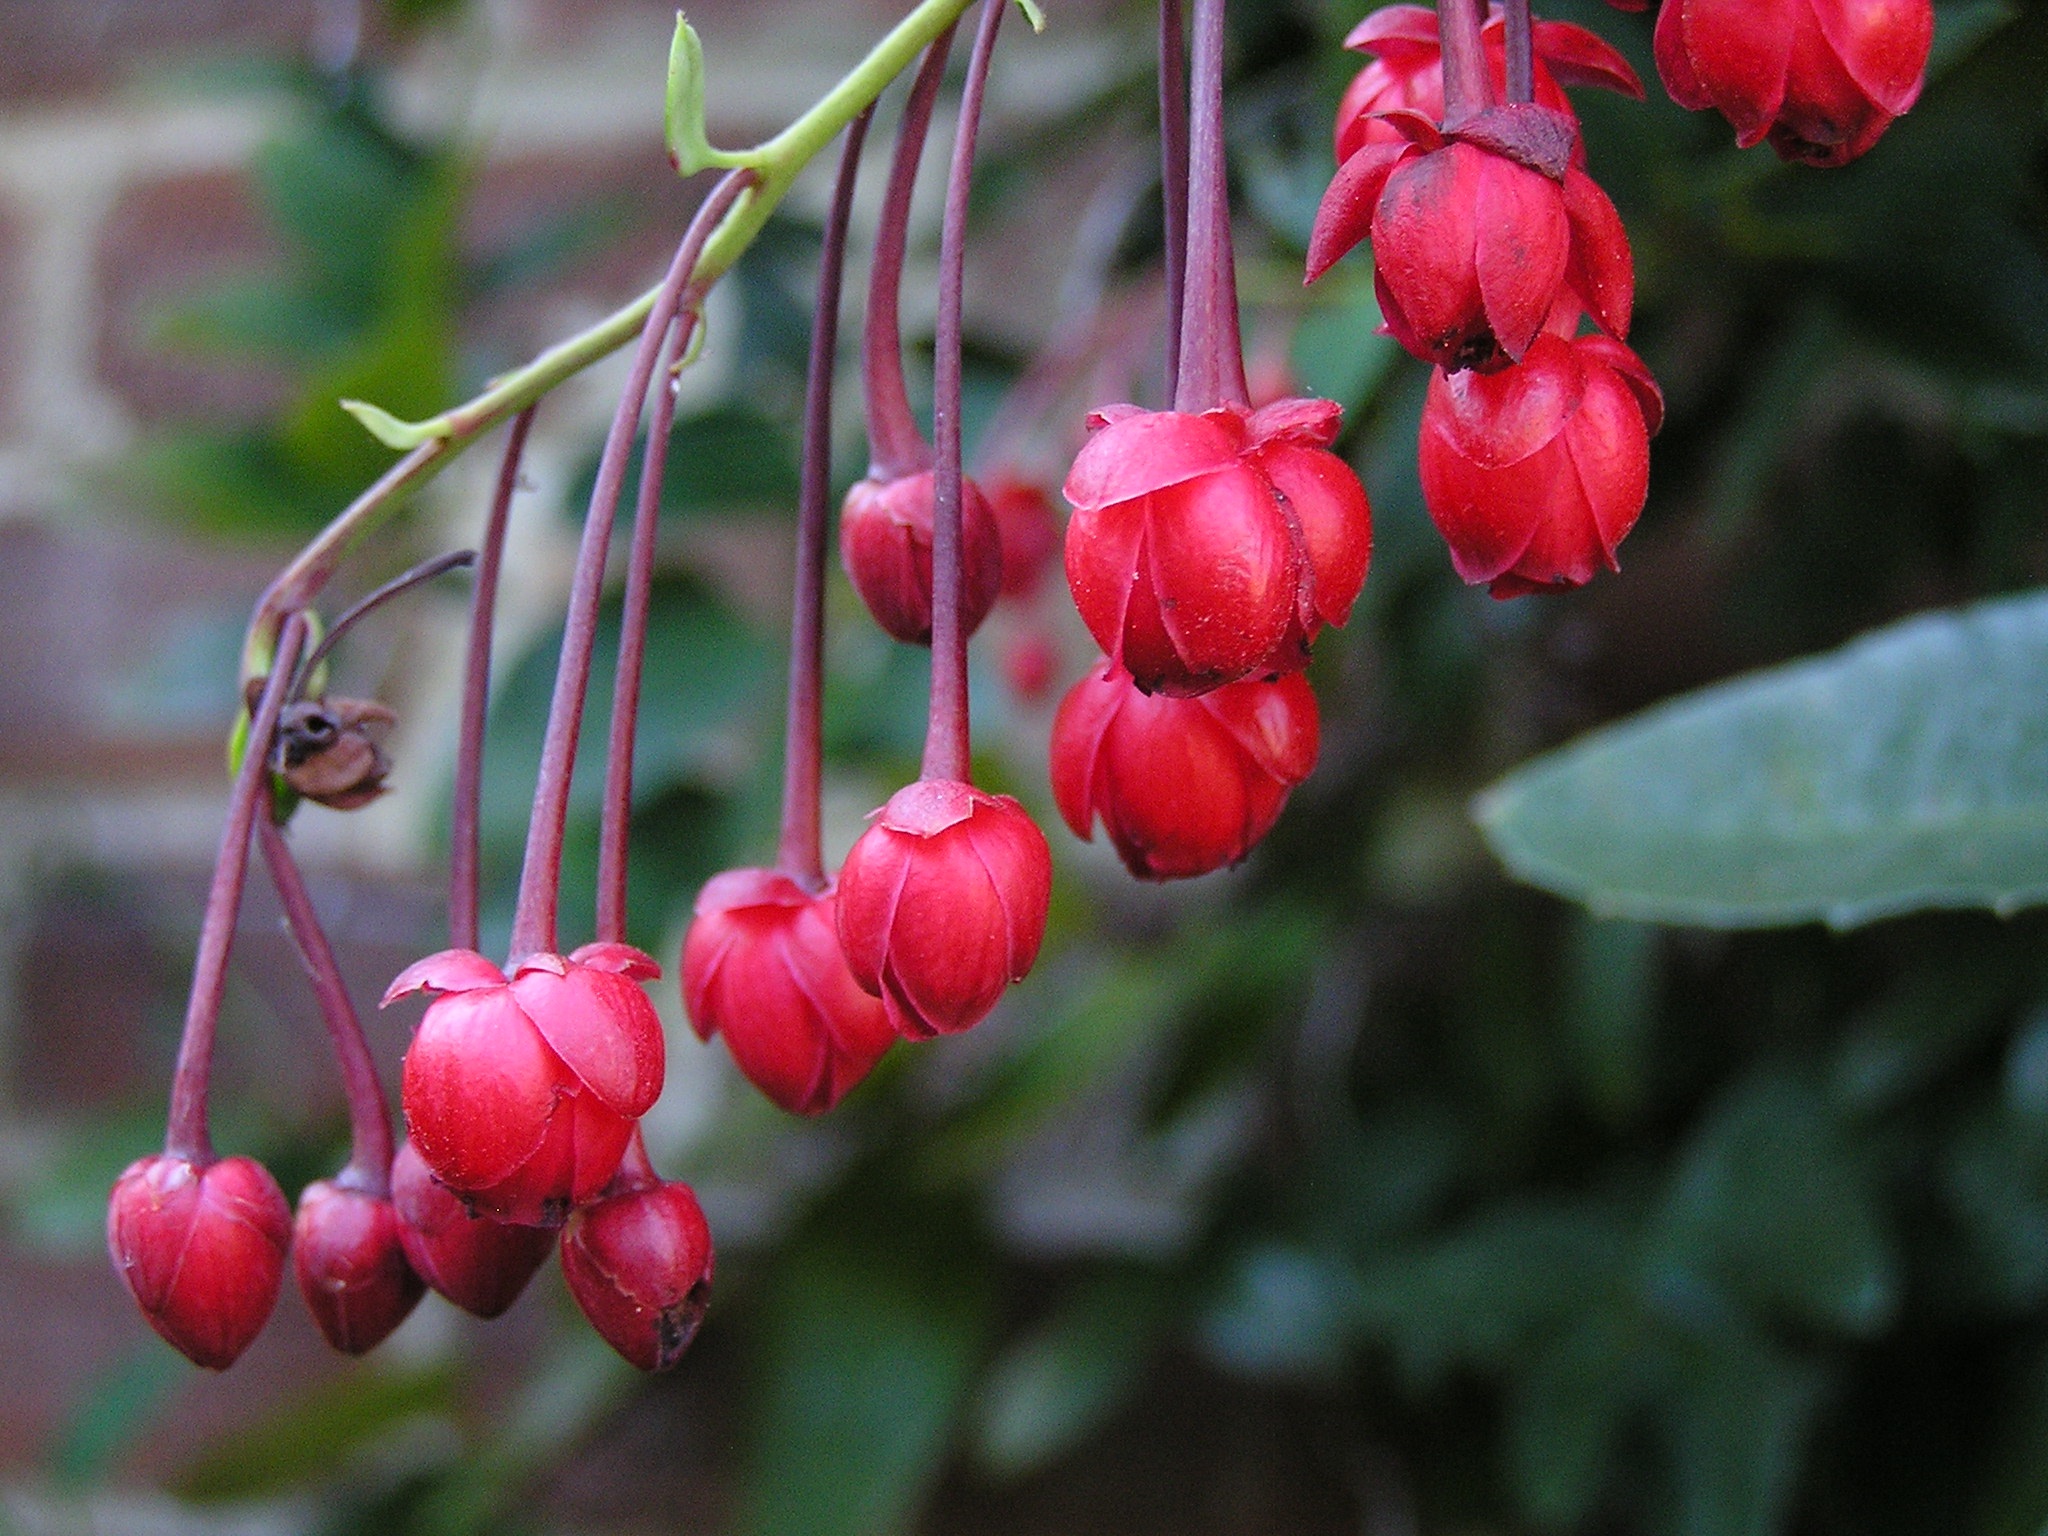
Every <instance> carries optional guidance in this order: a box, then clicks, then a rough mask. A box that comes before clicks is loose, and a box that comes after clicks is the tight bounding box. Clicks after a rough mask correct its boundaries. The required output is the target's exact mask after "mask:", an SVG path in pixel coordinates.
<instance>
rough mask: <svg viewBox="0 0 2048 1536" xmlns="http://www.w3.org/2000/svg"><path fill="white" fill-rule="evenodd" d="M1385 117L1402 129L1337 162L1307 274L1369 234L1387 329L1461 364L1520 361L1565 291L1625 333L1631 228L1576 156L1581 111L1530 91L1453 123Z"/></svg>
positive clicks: (1420, 351) (1431, 354)
mask: <svg viewBox="0 0 2048 1536" xmlns="http://www.w3.org/2000/svg"><path fill="white" fill-rule="evenodd" d="M1384 121H1388V122H1391V123H1393V124H1394V125H1395V126H1397V127H1398V128H1399V130H1400V132H1401V134H1402V135H1403V138H1402V139H1401V140H1400V141H1397V142H1393V143H1368V144H1366V145H1365V146H1364V147H1363V148H1361V149H1359V150H1358V151H1357V152H1356V153H1354V154H1353V155H1352V156H1351V157H1350V158H1349V159H1347V160H1346V161H1345V162H1344V164H1343V165H1342V166H1341V167H1339V169H1338V171H1337V174H1336V176H1335V177H1334V178H1333V179H1332V180H1331V182H1330V185H1329V189H1328V190H1327V191H1326V192H1324V194H1323V201H1322V205H1321V207H1320V208H1319V209H1318V210H1317V212H1316V221H1315V227H1314V229H1313V230H1312V232H1311V234H1310V237H1309V249H1308V279H1309V281H1311V282H1313V281H1314V280H1315V279H1316V278H1318V277H1320V276H1321V275H1322V274H1323V273H1324V272H1325V271H1326V270H1328V268H1329V267H1330V265H1331V263H1333V262H1335V261H1336V260H1337V258H1338V257H1340V256H1342V255H1343V254H1344V253H1345V252H1346V251H1348V250H1350V249H1351V248H1352V247H1353V246H1354V245H1356V244H1358V242H1359V241H1361V240H1364V239H1367V238H1368V237H1369V238H1370V239H1371V241H1372V250H1373V262H1374V267H1373V282H1374V284H1375V286H1376V288H1377V290H1378V292H1379V300H1380V313H1381V317H1382V318H1383V319H1384V321H1385V323H1386V328H1387V332H1388V334H1389V335H1391V336H1392V337H1393V338H1394V339H1395V340H1396V341H1398V342H1400V343H1401V345H1402V346H1403V347H1405V348H1407V349H1408V350H1409V351H1410V352H1412V353H1413V354H1414V355H1415V356H1417V357H1419V358H1421V359H1422V360H1423V361H1425V362H1430V363H1435V364H1436V365H1437V366H1439V367H1441V368H1445V369H1449V370H1453V371H1455V370H1459V369H1468V368H1481V369H1494V368H1502V367H1505V366H1507V364H1509V363H1510V362H1514V361H1516V360H1518V359H1519V358H1520V357H1521V356H1522V355H1523V353H1525V352H1526V351H1528V349H1529V345H1530V343H1531V342H1533V341H1534V340H1535V339H1536V333H1537V332H1538V331H1540V330H1541V329H1542V328H1543V322H1544V320H1545V319H1546V318H1547V317H1548V316H1549V314H1550V311H1551V309H1552V308H1553V307H1554V306H1555V305H1556V304H1557V302H1558V300H1559V298H1560V297H1561V296H1563V295H1564V294H1566V293H1567V292H1569V293H1570V294H1572V295H1574V296H1575V297H1576V298H1577V300H1578V302H1579V303H1580V304H1581V305H1582V306H1583V307H1584V308H1585V310H1586V311H1587V312H1588V313H1589V314H1591V315H1592V317H1593V319H1594V321H1595V322H1596V323H1597V324H1598V325H1599V326H1600V328H1601V329H1602V330H1604V331H1606V332H1608V333H1609V334H1610V335H1614V336H1626V335H1627V334H1628V323H1629V311H1630V309H1631V307H1632V306H1633V304H1634V300H1635V267H1634V262H1633V258H1632V257H1631V256H1630V254H1629V248H1628V235H1627V232H1626V231H1625V230H1623V228H1622V226H1621V216H1620V215H1619V214H1617V213H1616V212H1615V211H1614V204H1613V203H1611V202H1609V201H1608V199H1607V194H1606V193H1605V192H1603V191H1601V190H1600V188H1599V186H1598V184H1596V183H1595V182H1594V181H1593V179H1592V178H1591V177H1590V176H1588V175H1587V174H1586V173H1585V172H1584V171H1582V170H1580V169H1579V168H1578V167H1577V166H1576V165H1574V164H1572V163H1571V158H1570V156H1571V148H1572V145H1573V144H1574V143H1575V142H1576V140H1577V136H1578V135H1577V130H1576V128H1575V127H1574V125H1573V124H1572V122H1571V120H1570V119H1568V118H1566V117H1564V116H1562V115H1560V114H1558V113H1556V112H1553V111H1550V110H1549V109H1547V108H1545V107H1540V106H1536V105H1533V104H1527V103H1525V104H1522V105H1519V106H1506V107H1489V108H1487V109H1486V110H1484V111H1482V112H1480V113H1478V114H1476V115H1475V116H1474V117H1472V118H1471V119H1469V120H1468V121H1467V122H1465V123H1462V124H1460V125H1459V126H1458V127H1456V128H1453V129H1450V130H1448V131H1446V130H1441V129H1439V128H1438V127H1437V126H1436V125H1435V124H1434V123H1432V122H1430V121H1429V120H1428V119H1426V118H1424V117H1421V116H1419V115H1417V114H1414V113H1408V112H1399V113H1394V114H1392V115H1391V116H1390V117H1388V118H1386V119H1384Z"/></svg>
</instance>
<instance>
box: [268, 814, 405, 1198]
mask: <svg viewBox="0 0 2048 1536" xmlns="http://www.w3.org/2000/svg"><path fill="white" fill-rule="evenodd" d="M256 840H257V842H258V844H259V845H260V846H261V847H262V849H263V862H264V863H265V864H266V865H268V866H269V868H270V880H271V884H273V885H274V886H276V887H277V899H278V904H279V905H280V906H282V907H283V908H284V922H285V931H286V932H288V933H289V934H290V935H291V939H292V947H293V948H294V949H296V950H297V951H298V952H299V961H300V963H301V964H302V965H304V966H305V968H306V979H307V980H308V981H310V982H311V983H312V984H313V995H314V996H315V997H316V998H317V999H319V1002H320V1017H321V1019H322V1020H323V1021H325V1023H326V1025H327V1039H328V1042H329V1044H331V1045H332V1046H333V1047H334V1061H335V1065H336V1066H338V1067H340V1068H341V1082H342V1088H343V1091H344V1092H345V1093H346V1094H347V1095H348V1123H349V1140H350V1147H349V1158H348V1165H347V1166H346V1167H345V1168H343V1169H342V1170H341V1172H340V1173H338V1174H336V1175H335V1176H334V1178H333V1180H332V1181H331V1182H332V1183H333V1184H334V1185H335V1186H336V1187H338V1188H341V1189H353V1190H359V1191H361V1192H362V1193H363V1194H366V1195H374V1196H375V1197H376V1198H378V1199H379V1200H382V1199H386V1198H388V1197H389V1196H390V1194H391V1151H392V1143H391V1110H390V1107H389V1105H387V1104H386V1103H385V1101H384V1085H383V1084H382V1083H381V1082H379V1081H378V1078H377V1065H376V1063H375V1062H374V1061H372V1060H371V1058H370V1046H369V1042H368V1041H366V1040H365V1039H364V1038H363V1025H362V1021H361V1020H360V1019H359V1018H358V1017H357V1016H356V1010H355V1004H354V1003H353V1002H352V1001H350V999H349V995H348V984H347V983H346V982H344V981H343V980H342V979H341V967H340V966H339V965H337V964H336V963H335V959H334V949H333V946H331V945H330V944H329V943H328V942H327V933H326V930H325V929H323V928H322V927H321V926H320V915H319V913H318V912H316V911H315V910H314V908H313V898H312V895H311V893H310V892H308V891H307V889H306V881H305V877H304V876H303V875H301V874H300V873H299V866H298V862H297V861H296V860H295V859H293V857H292V851H291V846H290V844H288V843H287V842H286V841H285V835H284V829H283V828H282V827H280V826H278V824H277V823H276V822H275V821H273V820H272V819H271V818H270V817H268V816H259V817H257V819H256Z"/></svg>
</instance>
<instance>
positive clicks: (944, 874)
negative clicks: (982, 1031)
mask: <svg viewBox="0 0 2048 1536" xmlns="http://www.w3.org/2000/svg"><path fill="white" fill-rule="evenodd" d="M1051 899H1052V855H1051V853H1050V852H1049V851H1048V850H1047V848H1046V846H1045V834H1044V833H1042V832H1040V831H1039V830H1038V826H1037V824H1036V823H1035V822H1033V821H1032V819H1031V817H1030V816H1029V815H1028V814H1027V813H1026V812H1025V810H1024V807H1023V806H1021V805H1019V804H1018V803H1017V802H1016V801H1015V800H1012V799H1011V798H1010V797H1009V796H1008V795H991V794H989V793H987V792H986V791H983V790H979V789H976V788H975V787H974V786H973V785H972V784H962V783H958V782H956V781H953V780H948V779H926V780H920V781H919V782H918V783H915V784H911V785H907V786H906V787H904V788H902V789H899V790H898V791H897V792H896V793H895V794H893V795H891V796H890V797H889V803H888V804H887V805H885V806H883V807H882V808H881V810H879V811H877V812H876V813H875V815H874V818H873V820H872V821H871V823H870V824H869V826H868V829H867V831H865V832H863V833H862V834H861V836H860V840H859V841H858V842H856V843H855V844H854V845H853V849H852V851H851V852H850V853H848V854H847V856H846V863H845V865H844V866H843V867H842V868H841V869H840V871H839V943H840V947H841V948H842V949H843V950H844V951H845V952H846V963H847V967H848V969H849V970H851V971H852V973H853V979H854V980H855V981H856V982H858V983H859V984H860V985H861V986H862V987H863V988H864V989H866V990H867V991H868V992H871V993H873V994H874V995H875V996H877V997H879V998H881V1000H882V1006H883V1008H884V1009H885V1010H887V1013H888V1019H889V1024H890V1026H891V1027H892V1028H893V1029H895V1030H896V1032H897V1033H898V1034H900V1035H903V1036H905V1037H906V1038H908V1039H912V1040H928V1039H930V1038H931V1037H932V1036H934V1035H949V1034H953V1033H956V1032H957V1031H959V1030H963V1029H967V1028H969V1027H970V1026H972V1025H974V1024H977V1023H979V1022H980V1021H981V1020H982V1018H983V1017H985V1016H986V1015H987V1013H988V1011H989V1009H991V1008H993V1007H994V1006H995V1004H996V999H997V998H999V997H1001V996H1002V993H1003V988H1004V987H1005V986H1006V985H1008V984H1009V983H1010V982H1013V981H1022V980H1023V979H1024V977H1025V975H1026V974H1027V973H1028V972H1029V971H1030V969H1031V963H1032V961H1034V960H1036V959H1037V958H1038V945H1039V941H1040V940H1042V939H1043V938H1044V937H1045V914H1046V907H1047V904H1048V903H1049V902H1050V901H1051Z"/></svg>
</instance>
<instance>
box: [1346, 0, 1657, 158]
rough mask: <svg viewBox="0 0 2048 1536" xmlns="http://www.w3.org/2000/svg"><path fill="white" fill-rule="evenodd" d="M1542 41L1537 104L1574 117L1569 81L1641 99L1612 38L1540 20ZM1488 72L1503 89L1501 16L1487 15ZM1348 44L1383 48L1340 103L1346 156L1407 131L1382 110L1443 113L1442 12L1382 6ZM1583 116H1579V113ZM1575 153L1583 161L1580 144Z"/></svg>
mask: <svg viewBox="0 0 2048 1536" xmlns="http://www.w3.org/2000/svg"><path fill="white" fill-rule="evenodd" d="M1532 34H1533V41H1534V43H1535V66H1536V67H1535V77H1536V104H1537V105H1538V106H1542V107H1548V108H1549V109H1550V110H1551V111H1553V112H1558V113H1562V114H1563V115H1564V116H1566V117H1573V113H1572V108H1571V103H1570V102H1569V101H1568V100H1566V98H1565V94H1564V87H1565V86H1567V85H1591V86H1599V87H1600V88H1602V89H1603V90H1609V91H1618V92H1620V93H1621V94H1622V95H1624V96H1633V97H1634V98H1636V100H1638V101H1640V100H1642V96H1643V83H1642V81H1641V80H1639V79H1637V78H1636V72H1635V70H1634V69H1632V68H1631V67H1630V66H1629V62H1628V60H1627V59H1625V58H1623V57H1622V55H1621V53H1620V52H1619V51H1618V50H1617V49H1615V48H1614V47H1613V46H1612V45H1611V44H1609V43H1607V42H1606V41H1604V40H1603V39H1602V38H1600V37H1598V36H1596V35H1595V34H1593V33H1591V32H1588V31H1587V30H1586V29H1585V28H1584V27H1575V26H1573V25H1572V24H1571V23H1570V22H1566V21H1539V22H1537V23H1536V24H1535V26H1534V28H1533V29H1532ZM1482 37H1483V40H1484V42H1485V44H1486V64H1487V72H1488V73H1489V74H1490V75H1491V76H1492V77H1493V88H1494V91H1495V93H1496V94H1500V93H1503V92H1505V90H1506V87H1507V68H1508V66H1507V26H1506V23H1505V21H1503V20H1502V18H1501V17H1499V16H1497V15H1496V16H1494V17H1493V18H1491V19H1490V20H1489V21H1488V22H1487V23H1486V28H1485V31H1484V32H1483V34H1482ZM1344 46H1345V47H1346V48H1349V49H1350V50H1351V51H1352V52H1354V53H1366V54H1373V55H1376V57H1375V58H1374V60H1373V62H1372V63H1370V64H1368V65H1366V67H1365V68H1364V69H1362V70H1360V71H1359V72H1358V74H1357V75H1356V76H1355V77H1354V78H1353V79H1352V82H1351V84H1350V86H1349V88H1347V89H1346V90H1345V92H1344V99H1343V101H1342V102H1340V103H1339V104H1338V107H1337V127H1336V147H1337V160H1338V162H1339V163H1340V164H1341V163H1342V162H1344V161H1345V160H1348V159H1350V158H1351V156H1352V154H1353V153H1354V152H1356V151H1357V150H1359V149H1361V148H1363V147H1364V146H1365V145H1367V144H1372V143H1386V144H1391V143H1394V142H1396V141H1398V140H1399V139H1400V137H1401V133H1400V130H1399V129H1397V128H1395V127H1393V125H1391V124H1390V123H1385V122H1381V121H1378V120H1377V119H1376V118H1375V116H1374V114H1375V113H1380V112H1404V111H1405V112H1416V113H1420V114H1421V115H1422V116H1424V117H1426V118H1428V119H1429V120H1430V121H1431V122H1441V121H1442V120H1443V115H1444V69H1443V49H1442V46H1441V44H1440V42H1439V40H1438V36H1437V24H1436V12H1435V11H1433V10H1431V9H1430V8H1428V7H1427V6H1421V5H1388V6H1382V7H1381V8H1380V9H1379V10H1377V11H1374V12H1373V13H1372V14H1371V15H1369V16H1367V17H1366V18H1365V20H1363V21H1361V22H1360V23H1359V24H1358V25H1357V26H1355V27H1353V28H1352V29H1351V35H1350V36H1349V37H1347V38H1345V39H1344ZM1574 121H1576V118H1574ZM1572 154H1573V158H1574V159H1575V160H1578V161H1581V162H1583V158H1584V156H1583V152H1582V148H1581V146H1578V145H1574V146H1573V151H1572Z"/></svg>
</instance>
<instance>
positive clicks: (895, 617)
mask: <svg viewBox="0 0 2048 1536" xmlns="http://www.w3.org/2000/svg"><path fill="white" fill-rule="evenodd" d="M960 492H961V494H960V559H961V564H962V566H963V568H964V569H965V571H966V573H967V581H966V587H965V589H964V590H963V592H962V594H961V607H960V622H961V624H962V625H963V626H964V628H965V629H966V632H967V633H968V634H970V635H971V634H973V633H974V632H975V630H977V629H979V628H980V627H981V621H982V620H983V619H985V618H987V617H988V612H989V610H990V609H991V608H993V607H995V604H996V596H997V594H998V593H1000V592H1001V590H1002V586H1003V541H1002V535H1001V533H1000V532H999V531H998V529H997V527H996V516H995V513H994V512H993V511H991V510H990V508H989V504H988V499H987V498H986V497H985V496H983V495H982V493H981V490H980V488H979V487H978V486H976V485H975V483H974V482H973V481H972V480H963V481H962V482H961V485H960ZM839 558H840V561H841V562H842V563H843V564H844V565H845V567H846V575H847V578H848V580H850V581H851V582H852V583H853V589H854V591H856V592H858V593H859V594H860V597H861V601H862V602H864V603H866V604H867V606H868V612H869V613H871V614H873V615H874V618H875V622H876V623H877V624H879V625H881V626H882V628H883V629H885V630H887V631H888V632H889V633H890V634H891V635H894V636H895V637H896V638H897V639H898V640H901V641H902V642H903V643H904V644H905V645H930V644H931V643H932V472H931V471H930V470H928V469H927V470H924V471H922V472H921V473H918V474H912V475H902V476H899V477H897V478H896V479H893V480H875V479H868V480H863V481H861V482H860V483H859V484H857V485H855V486H854V488H853V489H852V490H850V491H848V492H847V493H846V504H845V505H844V506H843V507H841V508H840V510H839Z"/></svg>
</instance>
